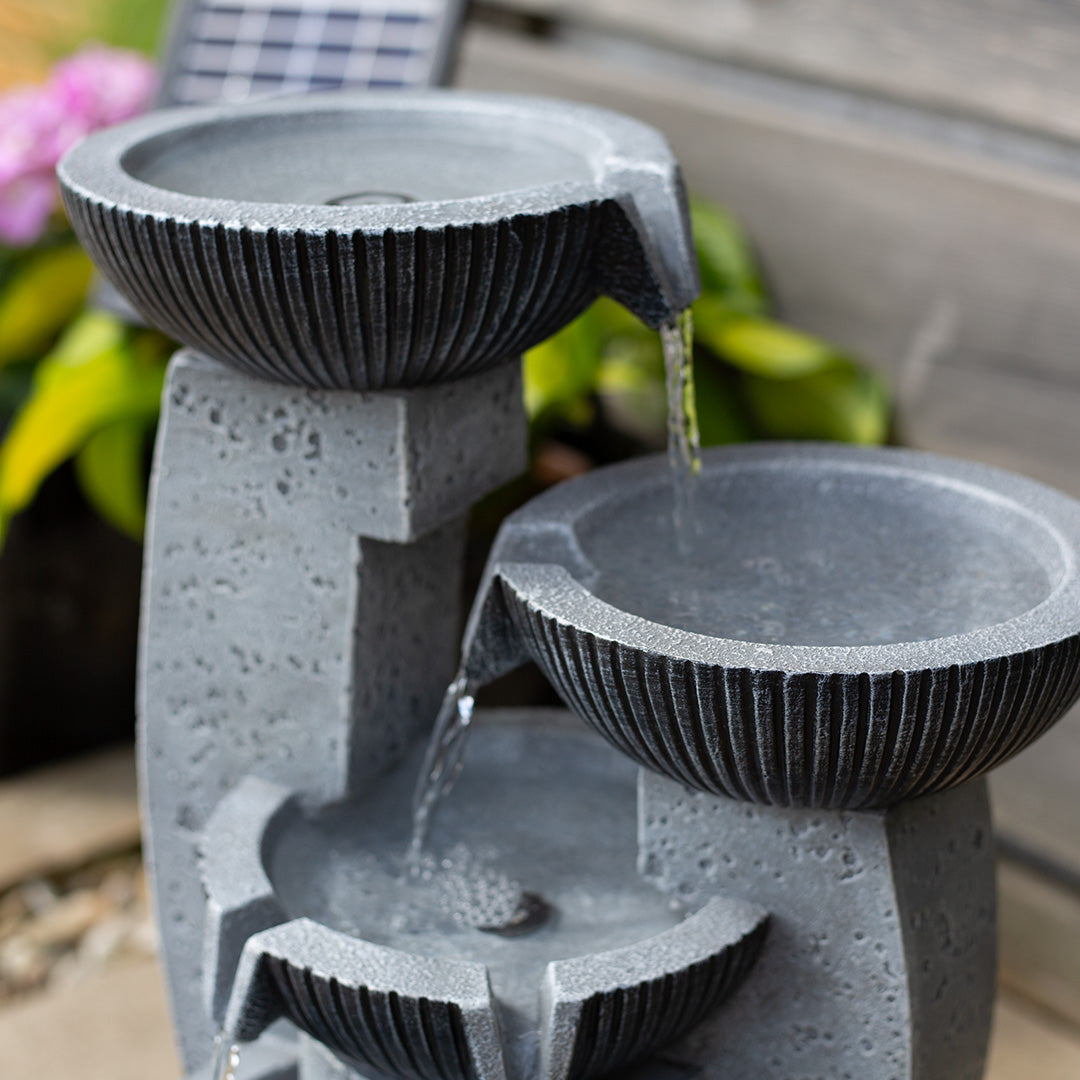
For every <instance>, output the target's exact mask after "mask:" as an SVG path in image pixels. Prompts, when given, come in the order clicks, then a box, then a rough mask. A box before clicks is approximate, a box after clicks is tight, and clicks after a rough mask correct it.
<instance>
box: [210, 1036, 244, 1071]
mask: <svg viewBox="0 0 1080 1080" xmlns="http://www.w3.org/2000/svg"><path fill="white" fill-rule="evenodd" d="M239 1067H240V1047H239V1046H237V1045H236V1043H234V1042H233V1041H232V1039H230V1038H229V1037H228V1035H226V1034H225V1031H224V1029H222V1030H221V1031H219V1032H218V1033H217V1035H215V1036H214V1064H213V1066H212V1068H211V1069H210V1077H211V1080H236V1070H237V1069H238V1068H239Z"/></svg>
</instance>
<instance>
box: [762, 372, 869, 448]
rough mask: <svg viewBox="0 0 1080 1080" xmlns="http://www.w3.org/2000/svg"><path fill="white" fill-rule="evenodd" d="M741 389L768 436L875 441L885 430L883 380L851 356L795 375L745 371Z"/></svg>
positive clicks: (777, 437) (859, 441)
mask: <svg viewBox="0 0 1080 1080" xmlns="http://www.w3.org/2000/svg"><path fill="white" fill-rule="evenodd" d="M743 391H744V393H745V396H746V400H747V402H748V403H749V405H750V407H751V410H752V411H753V414H754V419H755V421H756V423H757V426H758V428H759V431H760V433H761V434H762V435H763V436H764V437H766V438H772V439H831V440H835V441H838V442H854V443H868V444H874V443H882V442H884V441H885V439H886V437H887V436H888V432H889V419H890V403H889V395H888V393H887V391H886V389H885V385H884V383H883V382H882V380H881V379H880V378H878V376H876V375H875V374H873V373H872V372H870V371H867V370H864V369H862V368H859V367H857V366H856V365H855V364H852V363H850V362H848V363H841V364H837V365H836V366H835V367H831V368H829V369H828V370H827V371H820V372H816V373H815V374H813V375H807V376H805V377H803V378H796V379H781V380H777V379H764V378H759V377H757V376H753V375H748V376H745V378H744V382H743Z"/></svg>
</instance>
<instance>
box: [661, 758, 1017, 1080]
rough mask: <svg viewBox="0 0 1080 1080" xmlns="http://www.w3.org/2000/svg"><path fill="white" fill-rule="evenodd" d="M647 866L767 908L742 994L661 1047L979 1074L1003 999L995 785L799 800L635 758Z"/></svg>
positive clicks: (859, 1079)
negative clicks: (992, 804) (771, 801)
mask: <svg viewBox="0 0 1080 1080" xmlns="http://www.w3.org/2000/svg"><path fill="white" fill-rule="evenodd" d="M639 810H640V819H639V828H640V858H641V865H642V869H643V872H644V873H646V874H647V875H648V876H650V877H651V878H653V879H654V880H655V881H656V882H657V883H658V884H659V885H661V886H662V887H663V888H664V889H665V890H670V891H672V892H673V893H675V894H676V895H678V896H681V897H683V898H686V899H689V900H692V899H694V898H698V897H703V896H708V895H713V894H715V893H716V892H718V891H720V892H729V893H731V894H733V895H735V896H740V897H746V898H747V899H752V900H753V901H754V902H755V903H758V904H761V905H762V906H763V907H764V908H766V909H768V911H769V912H770V914H771V922H770V928H769V936H768V938H767V939H766V942H765V946H764V949H763V950H762V954H761V956H760V958H759V959H758V962H757V964H756V965H755V967H754V969H753V970H752V971H751V972H750V975H749V976H748V977H747V980H746V982H745V983H744V984H743V986H742V987H741V988H740V989H739V991H738V993H737V994H735V995H734V996H733V997H732V999H731V1000H730V1001H729V1002H727V1003H726V1004H725V1005H724V1006H722V1007H721V1008H720V1009H719V1010H718V1011H717V1012H716V1014H715V1015H714V1016H713V1017H711V1018H710V1019H709V1020H707V1021H706V1022H705V1023H704V1024H703V1025H702V1026H701V1027H700V1028H698V1029H697V1030H696V1031H694V1032H693V1033H692V1034H691V1035H690V1036H689V1037H688V1038H687V1039H685V1040H684V1041H683V1043H682V1045H679V1046H674V1047H671V1048H670V1050H669V1052H668V1053H667V1054H666V1055H665V1056H667V1057H670V1058H672V1059H673V1060H676V1061H685V1062H687V1063H689V1064H692V1065H693V1066H695V1067H698V1068H700V1069H701V1072H702V1078H703V1080H793V1078H796V1077H799V1078H801V1077H812V1078H814V1080H818V1078H821V1080H826V1078H827V1080H979V1078H981V1077H982V1075H983V1065H984V1061H985V1056H986V1046H987V1042H988V1039H989V1034H990V1020H991V1012H992V1008H993V999H994V976H995V948H996V941H995V883H994V860H993V843H992V838H991V831H990V816H989V809H988V803H987V797H986V784H985V781H983V780H976V781H972V782H969V783H967V784H964V785H962V786H961V787H958V788H955V789H953V790H952V791H947V792H945V793H943V794H940V795H931V796H927V797H925V798H922V799H916V800H914V801H913V802H909V803H902V804H900V805H898V806H895V807H892V808H891V809H889V810H886V811H881V812H867V811H863V812H850V811H835V810H792V809H786V808H782V807H772V806H756V805H752V804H750V803H742V802H735V801H734V800H731V799H725V798H718V797H715V796H710V795H704V794H699V793H695V792H692V791H689V790H688V789H686V788H684V787H683V786H682V785H681V784H679V783H677V782H675V781H673V780H669V779H666V778H664V777H660V776H657V775H654V774H653V773H649V772H645V771H642V773H641V775H640V788H639Z"/></svg>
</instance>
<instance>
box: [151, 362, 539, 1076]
mask: <svg viewBox="0 0 1080 1080" xmlns="http://www.w3.org/2000/svg"><path fill="white" fill-rule="evenodd" d="M519 377H520V376H519V374H518V369H517V365H504V366H502V367H500V368H496V369H494V370H492V371H491V372H488V373H486V374H484V375H480V376H477V377H475V378H472V379H469V380H465V381H462V382H460V383H456V384H453V385H447V386H441V387H432V388H426V389H423V390H418V391H396V392H387V393H379V394H371V395H361V394H356V393H347V392H316V391H306V390H301V389H296V388H291V387H286V386H280V385H276V384H272V383H269V382H263V381H257V380H252V379H250V378H248V377H246V376H243V375H241V374H237V373H233V372H231V371H230V370H229V369H227V368H224V367H223V366H221V365H219V364H217V363H216V362H213V361H210V360H207V359H206V358H203V357H200V356H198V355H195V354H192V353H190V352H182V353H180V354H178V356H177V357H176V358H175V359H174V361H173V364H172V367H171V370H170V374H169V378H168V383H167V387H166V392H165V406H164V411H163V417H162V423H161V426H160V429H159V434H158V445H157V449H156V459H155V460H156V473H155V479H154V483H153V488H152V497H151V508H150V531H149V537H148V544H147V567H146V575H145V580H144V587H143V605H144V611H143V627H142V649H141V660H140V694H139V701H140V705H139V713H140V731H141V736H140V737H141V746H142V751H141V752H142V759H143V760H142V769H143V791H144V801H145V806H144V810H145V818H144V819H145V822H146V850H147V852H148V854H149V857H150V863H151V870H152V874H153V885H154V893H155V899H156V903H157V908H158V918H159V922H160V925H161V932H162V949H163V955H164V960H165V965H166V969H167V975H168V981H169V986H170V990H171V995H172V1004H173V1010H174V1016H175V1018H176V1023H177V1027H178V1031H179V1034H180V1042H181V1048H182V1052H183V1058H184V1061H185V1063H186V1065H187V1067H188V1068H189V1069H190V1068H194V1067H196V1066H198V1065H200V1064H201V1063H202V1062H203V1061H204V1060H205V1058H206V1056H207V1055H208V1054H209V1052H210V1044H211V1040H212V1037H213V1034H214V1029H213V1025H212V1024H211V1022H210V1020H209V1019H208V1018H207V1016H206V1009H205V1008H204V1005H203V1000H202V986H201V982H202V978H201V974H202V973H201V968H202V959H201V957H202V940H203V917H204V916H203V909H204V897H203V892H202V889H201V887H200V882H199V871H198V865H197V856H196V842H197V837H198V835H199V832H200V831H201V829H202V828H203V826H204V825H205V823H206V818H207V815H208V814H209V813H210V812H211V811H212V810H213V808H214V806H215V805H216V804H217V803H218V801H219V800H220V799H221V797H222V796H223V795H224V794H225V793H226V792H227V791H229V790H230V789H231V788H232V787H233V786H234V785H235V784H236V783H238V782H239V781H240V780H241V779H242V778H243V777H244V776H246V775H248V774H254V775H257V776H260V777H262V778H264V779H267V780H272V781H276V782H279V783H281V784H283V785H285V786H287V787H288V788H289V789H290V790H296V791H299V792H302V793H307V794H311V795H313V796H315V797H318V798H322V799H332V798H340V797H342V796H343V795H345V794H347V793H348V792H349V791H350V790H355V789H356V788H357V787H358V786H359V785H362V784H363V783H364V782H365V779H366V778H368V777H371V776H373V775H376V774H377V773H378V772H379V771H381V770H382V769H383V768H384V767H385V766H386V765H387V764H389V763H390V762H392V761H393V760H395V759H396V757H397V756H398V755H399V754H400V753H401V752H402V751H403V750H404V748H405V747H407V746H408V745H409V744H410V742H412V741H413V740H414V739H415V738H416V737H417V736H418V735H419V734H420V733H421V732H422V731H423V730H424V728H425V727H426V726H427V725H428V724H430V722H431V718H432V717H433V716H434V715H435V712H436V710H437V708H438V704H439V701H440V700H441V697H442V693H443V690H444V689H445V686H446V684H447V682H448V681H449V678H450V677H451V675H452V674H453V669H454V665H455V659H456V656H455V654H456V645H455V642H456V638H457V633H458V618H459V604H460V597H459V591H460V581H461V557H462V548H463V542H464V531H463V529H464V526H463V515H464V514H465V512H466V511H467V510H468V507H469V506H470V505H471V504H472V503H473V502H475V501H476V499H477V498H479V497H480V496H481V495H483V494H484V493H486V492H487V491H489V490H490V489H492V488H493V487H495V486H497V485H498V484H499V483H501V482H503V481H505V480H507V479H509V478H511V477H512V476H514V475H515V474H516V473H517V472H519V471H520V470H521V468H523V466H524V420H523V416H522V411H521V402H520V393H519V382H518V380H519ZM371 538H374V539H371Z"/></svg>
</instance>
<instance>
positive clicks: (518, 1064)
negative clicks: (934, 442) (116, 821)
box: [60, 93, 1080, 1080]
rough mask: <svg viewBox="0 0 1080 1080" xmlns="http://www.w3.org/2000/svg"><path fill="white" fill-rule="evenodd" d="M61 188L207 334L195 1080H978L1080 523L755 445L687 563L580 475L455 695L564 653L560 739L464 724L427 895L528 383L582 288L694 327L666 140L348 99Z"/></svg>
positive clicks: (185, 970)
mask: <svg viewBox="0 0 1080 1080" xmlns="http://www.w3.org/2000/svg"><path fill="white" fill-rule="evenodd" d="M60 177H61V181H62V185H63V188H64V194H65V201H66V205H67V207H68V211H69V214H70V215H71V218H72V221H73V222H74V224H75V227H76V229H77V230H78V231H79V233H80V236H81V237H82V239H83V241H84V243H85V244H86V245H87V247H88V249H89V250H90V251H91V253H92V254H93V256H94V257H95V259H96V260H97V262H98V264H99V265H100V266H101V268H102V270H103V271H104V272H105V273H106V274H107V275H108V276H109V277H110V279H111V280H112V281H113V283H114V284H116V285H117V287H119V288H120V289H121V291H122V292H124V293H125V295H127V296H128V297H129V298H130V299H131V300H132V302H133V303H135V304H136V306H137V307H138V308H139V309H140V311H141V312H142V313H143V314H144V315H145V316H146V318H147V319H148V320H149V321H151V322H152V323H154V324H156V325H158V326H160V327H162V328H163V329H165V330H167V331H168V332H170V333H171V334H173V335H175V336H176V337H177V338H178V339H179V340H181V341H183V342H184V343H185V344H186V345H188V346H189V348H188V349H185V350H182V351H181V352H180V353H179V354H178V355H177V357H176V358H175V359H174V361H173V364H172V367H171V371H170V375H169V380H168V385H167V390H166V396H165V408H164V411H163V417H162V424H161V428H160V433H159V439H158V446H157V451H156V467H155V480H154V486H153V493H152V504H151V529H150V536H149V540H148V547H147V551H148V556H147V574H146V581H145V596H144V621H143V647H142V683H141V686H142V689H141V701H140V715H141V729H140V740H141V745H142V761H143V792H144V799H145V818H146V827H147V837H146V841H147V842H146V850H147V854H148V856H149V858H150V861H151V867H152V873H153V883H154V892H155V897H156V903H157V910H158V916H159V921H160V925H161V933H162V944H163V956H164V961H165V968H166V973H167V977H168V981H169V986H170V990H171V995H172V1002H173V1009H174V1016H175V1021H176V1027H177V1031H178V1034H179V1038H180V1044H181V1047H182V1051H183V1056H184V1060H185V1064H186V1067H187V1069H188V1070H189V1071H190V1073H191V1075H192V1076H195V1075H201V1076H206V1075H208V1073H209V1069H210V1065H209V1059H210V1057H211V1055H212V1053H213V1046H214V1039H215V1034H216V1033H217V1032H218V1031H219V1029H224V1032H225V1036H226V1038H227V1039H229V1040H237V1041H239V1042H241V1043H243V1044H244V1046H243V1052H242V1054H241V1062H240V1066H239V1068H238V1070H236V1075H237V1077H239V1078H242V1080H243V1078H247V1080H255V1078H261V1080H271V1078H286V1077H297V1076H298V1077H299V1078H300V1080H331V1078H334V1080H350V1078H352V1080H355V1078H357V1077H369V1078H371V1080H378V1078H380V1077H395V1078H410V1080H418V1078H423V1080H459V1078H460V1080H466V1078H467V1080H503V1078H504V1077H511V1078H513V1080H532V1078H534V1077H536V1078H538V1080H539V1078H544V1080H547V1078H552V1080H564V1078H565V1080H579V1078H582V1080H583V1078H585V1077H591V1076H598V1075H601V1074H605V1073H608V1072H612V1071H614V1070H626V1069H639V1070H645V1071H651V1072H667V1073H673V1074H679V1075H687V1076H689V1075H691V1074H697V1073H703V1074H704V1075H706V1076H708V1077H716V1078H717V1080H720V1078H721V1077H723V1078H725V1080H731V1078H735V1080H750V1078H751V1077H753V1078H754V1080H760V1078H763V1077H769V1078H773V1080H793V1078H794V1077H800V1078H801V1077H814V1078H817V1077H830V1078H832V1077H835V1078H838V1080H839V1078H851V1080H893V1078H897V1080H899V1078H906V1080H915V1078H918V1080H965V1078H971V1080H974V1078H976V1077H978V1076H980V1075H981V1072H982V1066H983V1058H984V1053H985V1046H986V1039H987V1032H988V1024H989V1015H990V1006H991V1002H992V995H993V975H994V940H993V937H994V885H993V865H992V844H991V836H990V825H989V820H988V816H987V807H986V795H985V788H984V785H983V783H982V781H981V780H979V779H978V777H980V776H981V775H982V774H983V773H984V772H985V771H986V770H988V769H989V768H991V767H992V766H993V765H995V764H997V763H998V762H1000V761H1001V760H1004V758H1006V757H1007V756H1009V755H1010V754H1012V753H1014V752H1016V751H1017V750H1019V749H1021V748H1022V747H1023V746H1024V745H1026V744H1027V743H1028V742H1030V741H1031V740H1032V739H1033V738H1035V737H1036V736H1037V735H1039V734H1040V733H1041V732H1042V731H1043V730H1045V729H1046V727H1047V726H1049V724H1051V723H1052V722H1053V721H1054V720H1055V719H1056V718H1057V717H1058V716H1060V715H1061V714H1062V712H1063V711H1064V710H1065V709H1066V708H1067V706H1068V705H1069V704H1070V703H1071V702H1072V701H1073V699H1074V698H1075V697H1076V696H1077V693H1078V691H1080V665H1078V663H1077V659H1078V656H1080V605H1078V603H1077V601H1078V597H1080V583H1078V580H1077V571H1076V567H1077V557H1078V553H1080V507H1078V506H1077V505H1076V504H1074V503H1072V502H1071V501H1069V500H1067V499H1065V498H1064V497H1062V496H1059V495H1057V494H1055V493H1053V492H1051V491H1048V490H1047V489H1045V488H1042V487H1039V486H1037V485H1035V484H1031V483H1028V482H1026V481H1023V480H1020V479H1018V478H1016V477H1011V476H1008V475H1006V474H1003V473H1000V472H997V471H994V470H991V469H985V468H981V467H976V466H971V465H965V464H960V463H955V462H948V461H945V460H943V459H938V458H933V457H929V456H925V455H917V454H911V453H903V452H897V451H866V450H856V449H853V448H844V447H810V448H806V447H790V446H780V447H759V448H752V449H751V448H747V449H741V450H730V451H725V452H717V453H715V454H711V455H708V456H707V457H706V462H705V468H704V470H703V474H702V476H701V477H700V479H699V490H698V491H697V493H696V503H697V504H698V506H699V507H700V508H701V513H702V520H701V521H700V522H699V529H698V539H697V540H695V542H694V543H693V544H691V545H690V547H689V550H686V551H684V552H682V553H680V551H679V545H678V544H676V543H675V540H674V536H673V533H672V524H671V519H672V506H673V500H672V484H671V481H670V477H669V476H668V474H667V472H666V467H665V466H664V464H663V463H661V462H658V461H651V460H649V461H644V462H637V463H633V464H630V465H627V466H622V467H619V468H616V469H611V470H604V471H600V472H597V473H595V474H592V475H590V476H588V477H585V478H582V479H581V480H579V481H575V482H573V483H570V484H567V485H564V486H562V487H561V488H559V489H557V490H555V491H553V492H551V493H549V494H548V495H546V496H544V497H542V498H540V499H538V500H536V501H535V502H534V503H532V504H530V505H529V506H528V507H526V508H525V509H524V510H522V511H521V512H519V513H518V514H516V515H514V516H513V517H512V518H511V519H509V520H508V521H507V523H506V525H505V526H504V528H503V530H502V532H501V534H500V538H499V540H498V542H497V545H496V549H495V551H494V553H493V555H492V558H491V562H490V564H489V567H488V571H487V574H486V577H485V581H484V584H483V587H482V589H481V593H480V597H479V599H478V601H477V604H476V606H475V608H474V611H473V614H472V617H471V619H470V621H469V625H468V629H467V632H466V640H465V648H464V652H463V658H464V659H463V664H464V667H463V681H462V683H461V685H462V686H467V685H470V684H471V685H473V686H475V685H479V684H481V683H483V682H484V681H485V680H487V679H490V678H492V677H494V676H495V675H498V674H500V673H502V672H504V671H507V670H509V669H511V668H513V667H515V666H517V665H518V664H520V663H521V662H523V661H524V660H526V659H528V658H532V659H534V660H536V661H537V663H539V664H540V666H541V668H542V669H543V670H544V671H545V673H546V674H547V676H548V677H549V678H550V679H551V681H552V683H553V684H554V685H555V686H556V688H557V689H558V690H559V692H560V694H561V695H562V696H563V697H564V699H565V700H566V702H567V704H568V705H569V706H570V709H571V713H560V712H552V711H544V710H521V711H516V712H496V713H489V714H483V713H478V714H477V716H476V717H475V718H474V720H473V724H472V727H473V728H475V729H476V730H475V731H474V734H473V737H472V744H471V747H470V750H469V754H468V766H467V768H466V769H465V772H464V774H463V776H462V778H461V780H460V782H459V783H458V785H457V787H456V788H455V789H454V791H453V792H452V794H451V795H450V796H449V797H448V798H447V799H446V801H445V804H444V805H443V806H442V807H441V808H440V809H439V811H438V814H437V815H436V816H435V818H434V819H433V822H432V826H431V828H430V831H429V834H428V837H427V843H426V847H425V849H424V851H423V852H422V853H421V855H420V857H419V859H414V860H413V861H412V862H410V861H409V860H407V859H406V851H407V848H408V845H409V839H410V830H411V820H410V794H411V791H412V787H413V782H414V779H415V777H416V774H417V769H418V765H419V761H420V758H421V756H422V753H423V743H424V741H425V740H424V737H425V734H426V733H427V731H428V730H429V729H430V727H431V723H432V720H433V718H434V717H435V714H436V712H437V711H438V706H439V700H440V698H441V696H442V691H443V688H444V687H445V686H446V685H447V683H448V682H449V681H450V680H451V677H452V676H453V673H454V671H455V668H456V659H457V645H456V642H457V639H458V633H459V621H458V620H459V602H458V596H459V590H460V584H461V574H460V570H461V555H462V541H463V536H464V515H465V513H466V512H467V510H468V508H469V506H470V505H471V504H472V503H473V502H475V501H476V500H477V499H478V498H480V497H481V496H482V495H483V494H484V493H486V492H487V491H489V490H491V489H492V488H493V487H495V486H497V485H498V484H499V483H501V482H503V481H505V480H506V479H508V478H510V477H511V476H513V475H514V474H515V473H516V472H518V471H519V470H520V469H521V468H522V467H523V464H524V453H523V445H524V434H525V425H524V419H523V416H522V411H521V405H520V386H519V374H518V366H517V364H516V363H515V362H514V361H515V359H516V357H517V356H518V355H519V354H520V352H521V351H522V350H523V349H525V348H527V347H528V346H530V345H531V344H533V343H535V342H536V341H539V340H541V339H542V338H544V337H545V336H547V335H548V334H550V333H551V332H553V331H554V330H555V329H557V328H558V327H559V326H561V325H562V324H563V323H565V322H566V321H568V320H569V319H571V318H572V317H573V316H575V315H576V314H577V313H578V312H579V311H580V310H581V309H582V308H583V307H584V306H585V305H586V304H587V303H588V302H589V301H590V300H591V299H592V298H593V297H594V296H595V295H596V294H597V293H598V292H601V291H602V292H606V293H608V294H609V295H612V296H614V297H615V298H616V299H619V300H620V301H622V302H624V303H626V304H627V305H628V306H630V307H631V308H632V309H633V310H634V311H636V312H637V313H638V314H639V315H640V316H641V317H642V318H644V319H645V320H646V321H647V322H649V323H650V324H652V325H659V324H661V323H663V322H666V321H668V320H670V319H671V318H672V317H673V316H674V315H675V314H676V313H677V312H678V311H679V310H681V309H682V308H684V307H685V306H686V305H687V304H688V303H689V302H690V300H691V299H692V298H693V296H694V295H695V292H696V289H697V279H696V273H695V269H694V262H693V257H692V246H691V243H690V236H689V228H688V223H687V216H686V208H685V201H684V198H683V194H682V188H681V184H680V181H679V176H678V170H677V167H676V165H675V163H674V161H673V159H672V157H671V155H670V152H669V150H668V149H667V147H666V145H665V144H664V143H663V141H662V140H661V139H660V138H659V137H658V136H657V135H656V134H655V133H654V132H652V131H651V130H650V129H648V128H646V127H644V126H643V125H641V124H638V123H636V122H634V121H631V120H629V119H626V118H624V117H620V116H617V115H615V114H612V113H609V112H604V111H601V110H596V109H589V108H583V107H580V106H571V105H565V104H561V103H552V102H543V101H538V100H534V99H517V98H494V97H478V96H470V95H458V94H448V93H432V94H424V95H403V96H400V97H398V96H391V95H386V94H380V95H377V96H372V97H366V96H354V95H334V96H332V97H321V98H320V97H308V98H304V99H295V100H290V101H286V100H279V101H275V102H272V103H269V104H262V105H254V106H242V107H232V108H218V109H201V110H181V111H175V112H167V113H160V114H157V115H154V116H151V117H147V118H143V119H141V120H138V121H135V122H133V123H131V124H128V125H125V126H123V127H121V128H117V129H114V130H112V131H110V132H107V133H104V134H100V135H97V136H94V137H92V138H91V139H88V140H87V141H86V142H84V143H83V144H81V145H80V146H79V147H77V148H76V149H75V150H74V151H73V152H72V153H71V154H70V155H69V156H68V157H67V158H66V159H65V160H64V162H63V163H62V165H61V169H60ZM582 721H585V723H582ZM609 744H610V745H609ZM657 1055H660V1056H659V1057H658V1056H657Z"/></svg>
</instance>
